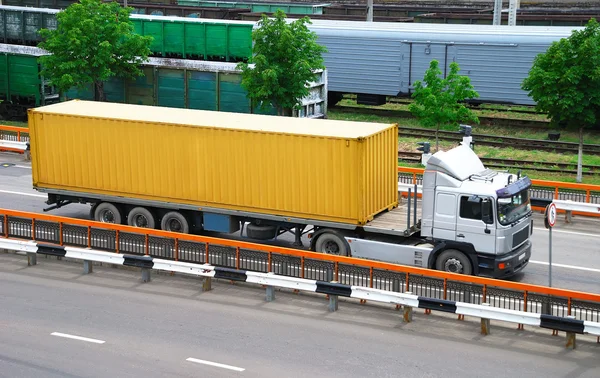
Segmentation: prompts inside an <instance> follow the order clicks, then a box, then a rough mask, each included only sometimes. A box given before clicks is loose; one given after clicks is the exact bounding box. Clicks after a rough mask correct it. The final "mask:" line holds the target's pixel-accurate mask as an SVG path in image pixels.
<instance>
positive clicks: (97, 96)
mask: <svg viewBox="0 0 600 378" xmlns="http://www.w3.org/2000/svg"><path fill="white" fill-rule="evenodd" d="M94 100H95V101H106V94H105V93H104V83H103V82H102V81H97V82H95V83H94Z"/></svg>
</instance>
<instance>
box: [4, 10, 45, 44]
mask: <svg viewBox="0 0 600 378" xmlns="http://www.w3.org/2000/svg"><path fill="white" fill-rule="evenodd" d="M56 13H57V11H56V10H53V9H32V8H26V7H12V6H1V7H0V42H1V43H11V44H16V45H25V46H35V45H37V44H38V43H40V42H41V40H42V39H41V37H40V35H39V30H40V29H56Z"/></svg>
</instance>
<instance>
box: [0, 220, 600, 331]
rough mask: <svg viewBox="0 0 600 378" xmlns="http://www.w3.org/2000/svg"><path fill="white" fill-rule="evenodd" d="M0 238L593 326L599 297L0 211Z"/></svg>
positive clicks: (599, 316) (599, 312) (598, 316)
mask: <svg viewBox="0 0 600 378" xmlns="http://www.w3.org/2000/svg"><path fill="white" fill-rule="evenodd" d="M0 220H2V222H1V225H0V235H1V236H4V237H6V238H18V239H27V240H36V241H38V242H46V243H54V244H58V245H64V246H76V247H84V248H85V247H89V248H93V249H96V250H103V251H110V252H117V253H126V254H134V255H150V256H153V257H158V258H163V259H171V260H177V261H184V262H190V263H198V264H203V263H209V264H211V265H217V266H223V267H230V268H236V269H243V270H250V271H257V272H274V273H276V274H280V275H286V276H292V277H298V278H307V279H315V280H323V281H338V282H340V283H344V284H348V285H354V286H364V287H371V288H377V289H382V290H389V291H395V292H407V291H410V292H412V293H413V294H416V295H421V296H426V297H431V298H437V299H447V300H454V301H461V302H467V303H474V304H481V303H484V302H485V303H489V304H490V305H491V306H494V307H500V308H505V309H513V310H521V311H527V312H534V313H546V314H552V315H555V316H567V315H573V316H575V317H576V318H577V319H580V320H589V321H595V322H599V321H600V294H592V293H582V292H576V291H571V290H563V289H556V288H548V287H543V286H537V285H529V284H522V283H516V282H510V281H502V280H495V279H487V278H482V277H475V276H465V275H460V274H453V273H445V272H441V271H436V270H429V269H422V268H416V267H409V266H402V265H395V264H388V263H383V262H377V261H370V260H364V259H357V258H350V257H342V256H335V255H326V254H320V253H314V252H307V251H302V250H297V249H291V248H282V247H275V246H270V245H264V244H254V243H248V242H242V241H234V240H227V239H217V238H210V237H203V236H196V235H188V234H177V233H171V232H165V231H160V230H149V229H140V228H134V227H129V226H121V225H114V224H106V223H97V222H93V221H87V220H79V219H71V218H63V217H55V216H51V215H46V214H35V213H25V212H18V211H12V210H1V209H0Z"/></svg>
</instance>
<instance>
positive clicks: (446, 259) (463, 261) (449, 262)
mask: <svg viewBox="0 0 600 378" xmlns="http://www.w3.org/2000/svg"><path fill="white" fill-rule="evenodd" d="M435 268H436V269H437V270H441V271H444V272H452V273H460V274H466V275H469V276H470V275H471V274H472V272H473V267H472V266H471V261H470V260H469V258H468V257H467V256H466V255H465V254H464V253H462V252H461V251H458V250H456V249H447V250H445V251H444V252H442V253H440V255H439V256H438V258H437V260H436V261H435Z"/></svg>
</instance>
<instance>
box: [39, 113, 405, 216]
mask: <svg viewBox="0 0 600 378" xmlns="http://www.w3.org/2000/svg"><path fill="white" fill-rule="evenodd" d="M32 120H33V122H32ZM308 122H311V121H308ZM30 128H31V129H32V130H31V132H32V134H33V137H32V159H33V172H34V173H33V176H34V185H36V186H39V187H46V188H55V189H63V190H70V191H78V192H84V193H96V194H105V195H111V196H123V197H133V198H140V199H148V200H156V201H163V202H175V203H186V204H191V205H195V206H199V207H201V206H214V207H219V208H227V209H233V210H240V211H251V212H258V213H267V214H277V215H284V216H293V217H303V218H309V219H320V220H326V221H336V222H345V223H352V224H361V223H364V221H365V219H366V218H369V217H370V215H372V214H374V213H376V212H378V211H379V210H381V209H382V208H386V207H389V206H393V205H394V204H395V203H396V201H397V196H396V198H392V197H393V196H391V191H392V187H393V186H394V185H392V181H394V178H395V177H396V172H395V171H394V170H393V169H392V168H391V166H392V165H395V163H396V160H397V156H395V154H392V150H393V151H394V152H396V146H397V142H396V140H397V131H396V130H395V128H393V127H392V128H390V129H389V130H387V131H384V132H381V133H379V134H378V135H375V136H373V137H372V138H369V139H367V140H365V139H362V140H354V139H350V140H348V139H343V138H328V137H315V136H303V135H286V134H278V133H266V132H256V131H247V130H230V129H229V130H228V129H218V128H203V127H187V126H175V125H165V124H155V123H142V122H135V121H129V122H125V121H119V120H108V119H102V118H83V117H78V116H65V115H61V114H50V113H47V114H43V113H40V112H35V113H32V114H30ZM392 155H394V156H392ZM386 160H387V161H386ZM386 176H388V177H386ZM393 191H395V192H397V188H396V189H394V190H393Z"/></svg>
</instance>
